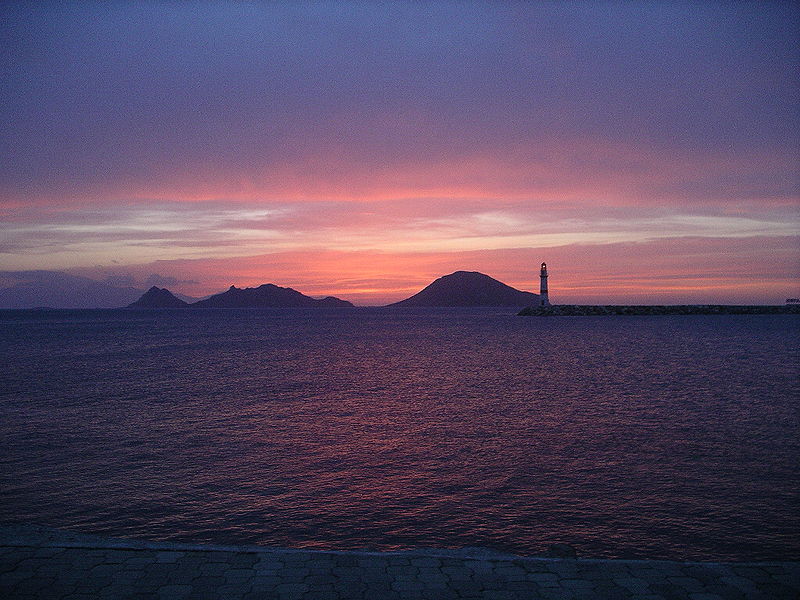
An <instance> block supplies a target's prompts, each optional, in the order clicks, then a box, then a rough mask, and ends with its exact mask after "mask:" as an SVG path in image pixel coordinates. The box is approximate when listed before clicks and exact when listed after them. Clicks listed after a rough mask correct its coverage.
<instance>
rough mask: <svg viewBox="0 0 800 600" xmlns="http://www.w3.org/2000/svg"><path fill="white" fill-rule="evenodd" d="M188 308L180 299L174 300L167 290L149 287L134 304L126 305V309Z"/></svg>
mask: <svg viewBox="0 0 800 600" xmlns="http://www.w3.org/2000/svg"><path fill="white" fill-rule="evenodd" d="M185 306H189V304H188V303H186V302H184V301H183V300H181V299H180V298H176V297H175V296H174V295H173V294H172V292H170V291H169V290H168V289H167V288H157V287H156V286H153V287H151V288H150V289H149V290H147V291H146V292H145V293H144V295H143V296H142V297H141V298H139V299H138V300H137V301H136V302H132V303H130V304H129V305H128V308H183V307H185Z"/></svg>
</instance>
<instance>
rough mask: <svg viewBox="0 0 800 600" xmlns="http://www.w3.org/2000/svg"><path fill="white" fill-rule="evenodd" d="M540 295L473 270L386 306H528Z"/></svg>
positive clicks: (456, 273) (434, 284) (431, 285)
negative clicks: (521, 289) (513, 286)
mask: <svg viewBox="0 0 800 600" xmlns="http://www.w3.org/2000/svg"><path fill="white" fill-rule="evenodd" d="M538 303H539V296H538V295H537V294H532V293H531V292H522V291H520V290H517V289H515V288H512V287H511V286H509V285H506V284H505V283H503V282H501V281H497V279H493V278H491V277H489V276H488V275H484V274H483V273H477V272H475V271H456V272H455V273H451V274H450V275H445V276H444V277H440V278H439V279H437V280H436V281H434V282H433V283H431V284H430V285H429V286H428V287H426V288H425V289H423V290H422V291H420V292H418V293H416V294H414V295H413V296H411V297H410V298H406V299H405V300H401V301H400V302H395V303H394V304H390V305H389V306H520V307H521V306H531V305H537V304H538Z"/></svg>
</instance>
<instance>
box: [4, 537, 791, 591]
mask: <svg viewBox="0 0 800 600" xmlns="http://www.w3.org/2000/svg"><path fill="white" fill-rule="evenodd" d="M0 598H3V599H26V598H37V599H38V598H42V599H45V598H46V599H51V598H52V599H57V600H67V599H73V598H74V599H78V598H80V599H86V600H89V599H92V600H93V599H96V598H98V599H102V598H111V599H114V600H116V599H119V598H154V599H178V598H192V599H194V598H196V599H198V600H200V599H206V598H207V599H209V600H223V599H239V598H242V599H250V598H252V599H256V598H263V599H272V598H275V599H281V600H283V599H286V600H289V599H295V598H297V599H301V598H302V599H306V598H312V599H315V600H328V599H330V600H340V599H349V598H364V599H369V600H384V599H385V600H391V599H418V598H419V599H431V600H446V599H450V598H453V599H456V598H475V599H478V598H482V599H486V600H489V599H497V600H500V599H503V600H512V599H513V600H515V599H525V600H533V599H536V598H544V599H562V598H563V599H583V598H591V599H595V598H598V599H604V598H608V599H620V600H628V599H633V598H636V599H642V600H645V599H652V600H656V599H672V598H676V599H690V600H718V599H720V598H731V599H734V598H735V599H751V598H753V599H756V598H764V599H766V598H787V599H788V598H792V599H797V598H800V563H797V562H775V563H746V564H744V563H727V564H725V563H696V562H668V561H633V560H591V559H568V558H566V559H554V558H521V557H513V556H504V555H496V554H488V553H486V552H484V553H483V554H481V553H480V552H479V551H477V550H476V551H473V553H472V555H470V553H469V552H468V551H465V552H448V551H441V552H437V551H432V550H431V551H419V552H394V553H368V552H319V551H306V550H288V549H269V548H259V547H229V546H190V545H186V544H172V543H154V542H144V541H138V540H115V539H109V538H103V537H99V536H92V535H84V534H77V533H73V532H67V531H58V530H53V529H46V528H42V527H36V526H26V525H9V526H2V527H0Z"/></svg>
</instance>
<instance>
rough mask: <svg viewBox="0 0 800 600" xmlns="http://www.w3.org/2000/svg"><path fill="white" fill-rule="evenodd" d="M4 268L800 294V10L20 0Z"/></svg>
mask: <svg viewBox="0 0 800 600" xmlns="http://www.w3.org/2000/svg"><path fill="white" fill-rule="evenodd" d="M0 35H2V43H1V44H0V69H2V86H0V115H2V117H1V118H0V122H1V123H2V127H1V128H0V129H1V131H0V150H2V153H1V154H0V157H2V159H1V160H0V271H22V270H40V269H46V270H59V271H67V272H70V273H73V274H80V275H85V276H90V277H92V278H96V279H100V280H106V279H108V280H109V281H111V282H116V283H123V284H133V285H134V286H139V287H146V286H147V285H148V284H152V283H156V284H158V285H159V286H160V287H164V286H166V287H168V288H169V289H171V290H173V291H180V292H183V293H186V294H190V295H194V296H202V295H205V294H210V293H214V292H218V291H222V290H223V289H225V288H227V287H228V286H230V285H231V284H235V285H237V286H238V287H246V286H255V285H260V284H262V283H275V284H277V285H282V286H289V287H293V288H295V289H297V290H299V291H301V292H303V293H306V294H309V295H313V296H323V295H329V294H330V295H335V296H339V297H341V298H344V299H347V300H351V301H353V302H354V303H356V304H362V305H370V304H383V303H387V302H390V301H394V300H400V299H402V298H405V297H407V296H409V295H411V294H412V293H414V292H416V291H418V290H419V289H420V288H422V287H423V286H425V285H427V284H428V283H430V281H431V280H433V279H434V278H436V277H439V276H441V275H444V274H447V273H450V272H452V271H455V270H476V271H481V272H483V273H486V274H488V275H490V276H492V277H495V278H497V279H500V280H501V281H504V282H505V283H508V284H510V285H513V286H515V287H518V288H520V289H526V290H531V291H536V289H537V287H538V265H539V263H540V262H542V261H547V263H548V265H549V268H550V296H551V301H552V302H554V303H588V302H630V303H655V302H658V303H691V302H718V303H766V304H775V303H783V301H784V300H785V299H786V298H787V297H792V296H793V297H797V296H800V46H799V45H798V40H799V39H800V4H797V3H791V2H785V3H780V2H776V3H771V2H754V3H698V2H689V3H685V4H684V3H679V2H652V3H648V2H619V3H616V2H611V3H601V2H591V3H589V2H586V3H577V2H570V3H559V2H545V3H537V2H519V3H517V2H486V3H482V2H453V3H447V2H436V3H405V2H401V3H394V2H363V3H345V2H336V3H324V2H319V3H296V2H292V3H286V4H280V3H244V2H240V3H233V2H219V3H216V2H196V3H177V2H176V3H166V2H165V3H157V2H144V3H133V2H130V3H125V2H109V3H101V2H78V3H67V4H62V3H46V2H45V3H39V2H36V3H16V2H4V3H2V4H1V5H0Z"/></svg>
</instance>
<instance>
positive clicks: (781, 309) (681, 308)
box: [517, 304, 800, 317]
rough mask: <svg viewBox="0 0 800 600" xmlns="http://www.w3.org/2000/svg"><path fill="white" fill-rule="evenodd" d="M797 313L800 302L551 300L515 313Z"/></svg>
mask: <svg viewBox="0 0 800 600" xmlns="http://www.w3.org/2000/svg"><path fill="white" fill-rule="evenodd" d="M784 314H795V315H797V314H800V304H781V305H775V306H760V305H733V304H676V305H638V304H628V305H625V304H591V305H589V304H555V305H552V306H529V307H527V308H523V309H522V310H521V311H519V312H518V313H517V315H519V316H522V317H550V316H553V317H590V316H606V315H784Z"/></svg>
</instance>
